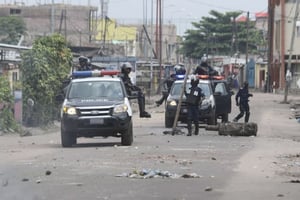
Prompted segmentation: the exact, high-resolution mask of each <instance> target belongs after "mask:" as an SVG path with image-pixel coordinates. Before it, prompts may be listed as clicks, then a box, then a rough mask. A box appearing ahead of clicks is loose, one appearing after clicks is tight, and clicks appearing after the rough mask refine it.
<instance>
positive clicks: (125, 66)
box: [121, 62, 132, 74]
mask: <svg viewBox="0 0 300 200" xmlns="http://www.w3.org/2000/svg"><path fill="white" fill-rule="evenodd" d="M131 71H132V65H131V64H130V63H129V62H125V63H123V64H122V65H121V72H122V73H127V74H129V73H130V72H131Z"/></svg>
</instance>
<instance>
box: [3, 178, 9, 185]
mask: <svg viewBox="0 0 300 200" xmlns="http://www.w3.org/2000/svg"><path fill="white" fill-rule="evenodd" d="M6 186H8V180H7V179H5V180H2V187H6Z"/></svg>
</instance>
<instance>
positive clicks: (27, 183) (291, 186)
mask: <svg viewBox="0 0 300 200" xmlns="http://www.w3.org/2000/svg"><path fill="white" fill-rule="evenodd" d="M152 98H153V99H148V101H149V102H154V101H155V100H157V99H154V97H152ZM155 98H156V97H155ZM157 98H159V97H158V96H157ZM282 100H283V95H274V94H265V93H254V97H253V98H252V99H251V100H250V107H251V116H250V121H251V122H256V123H257V124H258V133H257V137H229V136H219V135H218V133H217V132H216V131H205V130H204V128H201V129H200V135H198V136H192V137H187V136H186V135H185V134H182V135H174V136H172V135H165V134H163V132H164V131H166V130H170V129H166V128H164V112H163V109H164V108H163V106H160V107H156V106H155V105H154V103H153V105H148V106H147V110H148V111H150V112H151V114H152V118H151V119H141V118H139V117H138V113H135V114H134V135H135V136H134V143H133V145H132V146H130V147H123V146H120V139H119V138H105V139H103V138H94V139H83V138H80V139H78V145H76V146H75V147H73V148H62V147H61V145H60V135H59V129H58V128H59V127H57V129H52V130H50V131H48V132H47V133H46V134H45V133H41V131H36V130H35V131H33V136H28V137H19V136H16V135H4V136H0V158H1V159H0V199H1V200H2V199H3V200H19V199H20V200H42V199H45V200H48V199H64V200H71V199H72V200H74V199H103V200H104V199H105V200H110V199H117V200H119V199H120V200H121V199H122V200H126V199H149V200H150V199H172V200H193V199H209V200H211V199H217V200H229V199H230V200H237V199H243V200H248V199H249V200H250V199H251V200H252V199H264V200H273V199H289V200H296V199H299V195H300V190H299V186H300V183H299V181H300V145H299V142H300V131H299V130H300V124H299V123H298V122H297V121H296V119H294V118H293V116H292V110H291V109H290V104H282V103H280V102H281V101H282ZM289 100H297V101H298V102H299V101H300V96H289ZM237 112H238V110H237V107H236V106H235V104H233V112H232V114H231V115H230V117H229V119H230V120H232V119H233V117H234V116H235V115H236V114H237ZM182 131H183V132H185V133H186V132H187V130H186V128H184V127H183V129H182ZM143 169H144V171H146V170H148V169H152V170H160V171H164V172H165V171H168V172H169V173H170V174H171V175H173V176H172V177H173V178H170V177H162V176H157V177H153V178H147V177H145V176H139V177H137V176H132V177H127V175H128V174H129V173H133V172H135V171H139V170H143ZM184 175H186V176H184ZM188 175H189V176H188ZM192 175H193V176H192ZM184 177H188V178H184Z"/></svg>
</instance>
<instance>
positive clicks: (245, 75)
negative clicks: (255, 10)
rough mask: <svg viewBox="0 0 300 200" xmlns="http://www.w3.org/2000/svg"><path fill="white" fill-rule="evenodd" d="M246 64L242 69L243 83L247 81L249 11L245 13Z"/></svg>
mask: <svg viewBox="0 0 300 200" xmlns="http://www.w3.org/2000/svg"><path fill="white" fill-rule="evenodd" d="M246 31H247V32H246V64H245V68H244V81H248V42H249V41H248V37H249V11H248V12H247V30H246Z"/></svg>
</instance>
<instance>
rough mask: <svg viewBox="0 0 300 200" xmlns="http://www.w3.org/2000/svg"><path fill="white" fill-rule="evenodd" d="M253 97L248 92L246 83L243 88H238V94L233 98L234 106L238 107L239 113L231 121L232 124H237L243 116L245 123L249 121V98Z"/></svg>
mask: <svg viewBox="0 0 300 200" xmlns="http://www.w3.org/2000/svg"><path fill="white" fill-rule="evenodd" d="M252 96H253V95H252V94H250V93H249V91H248V83H247V82H245V83H244V87H243V88H240V89H239V91H238V93H237V94H236V96H235V101H236V105H237V106H239V107H240V113H239V114H238V115H237V116H236V117H235V118H234V119H233V121H234V122H237V121H238V120H239V119H240V118H242V117H243V116H244V114H245V113H246V116H245V123H247V122H248V121H249V117H250V107H249V97H252Z"/></svg>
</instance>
